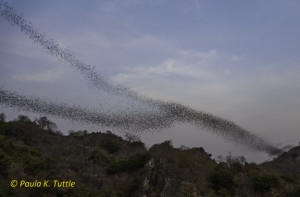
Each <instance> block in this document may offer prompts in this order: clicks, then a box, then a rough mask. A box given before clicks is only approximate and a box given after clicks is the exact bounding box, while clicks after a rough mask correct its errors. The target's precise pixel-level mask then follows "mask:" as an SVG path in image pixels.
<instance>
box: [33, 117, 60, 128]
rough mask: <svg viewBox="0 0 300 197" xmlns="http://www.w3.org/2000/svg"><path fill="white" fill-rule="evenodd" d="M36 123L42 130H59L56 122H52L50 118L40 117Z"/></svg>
mask: <svg viewBox="0 0 300 197" xmlns="http://www.w3.org/2000/svg"><path fill="white" fill-rule="evenodd" d="M35 121H36V123H37V124H38V125H39V127H40V128H41V129H46V130H51V131H52V130H54V129H56V128H57V126H56V124H55V123H54V122H52V121H51V120H48V118H47V117H46V116H43V117H40V118H39V119H36V120H35Z"/></svg>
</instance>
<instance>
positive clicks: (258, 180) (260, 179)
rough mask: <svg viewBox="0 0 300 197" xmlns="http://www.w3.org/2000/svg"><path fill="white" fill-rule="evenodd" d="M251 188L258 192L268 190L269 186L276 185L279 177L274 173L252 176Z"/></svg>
mask: <svg viewBox="0 0 300 197" xmlns="http://www.w3.org/2000/svg"><path fill="white" fill-rule="evenodd" d="M252 181H253V189H254V191H255V192H258V193H265V192H268V191H269V190H270V189H271V188H274V187H278V186H279V185H280V184H279V179H278V177H277V176H274V175H262V176H257V177H254V178H253V180H252Z"/></svg>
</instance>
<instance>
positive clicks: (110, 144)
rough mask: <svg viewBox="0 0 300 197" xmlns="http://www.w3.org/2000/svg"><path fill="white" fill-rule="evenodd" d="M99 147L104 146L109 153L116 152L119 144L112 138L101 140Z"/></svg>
mask: <svg viewBox="0 0 300 197" xmlns="http://www.w3.org/2000/svg"><path fill="white" fill-rule="evenodd" d="M101 147H102V148H104V149H105V150H106V151H108V152H109V153H117V152H118V151H119V150H120V148H121V147H120V145H118V144H117V143H116V142H114V141H112V140H103V141H102V143H101Z"/></svg>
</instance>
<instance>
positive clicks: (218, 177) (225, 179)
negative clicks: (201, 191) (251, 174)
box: [211, 163, 236, 194]
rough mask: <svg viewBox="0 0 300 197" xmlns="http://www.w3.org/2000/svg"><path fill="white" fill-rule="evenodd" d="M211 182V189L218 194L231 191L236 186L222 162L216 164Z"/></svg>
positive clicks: (230, 173) (231, 175)
mask: <svg viewBox="0 0 300 197" xmlns="http://www.w3.org/2000/svg"><path fill="white" fill-rule="evenodd" d="M211 183H212V187H213V189H214V190H215V191H216V192H217V193H219V194H225V193H233V192H234V188H235V186H236V184H235V182H234V176H233V174H232V172H230V171H229V169H227V168H226V166H225V165H224V164H223V163H221V164H218V165H217V166H216V168H215V171H214V172H213V174H212V177H211Z"/></svg>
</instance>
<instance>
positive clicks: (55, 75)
mask: <svg viewBox="0 0 300 197" xmlns="http://www.w3.org/2000/svg"><path fill="white" fill-rule="evenodd" d="M62 75H63V72H62V71H61V70H56V71H43V72H36V73H23V74H17V75H12V79H14V80H18V81H32V82H54V81H56V80H57V79H59V78H61V77H62Z"/></svg>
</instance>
